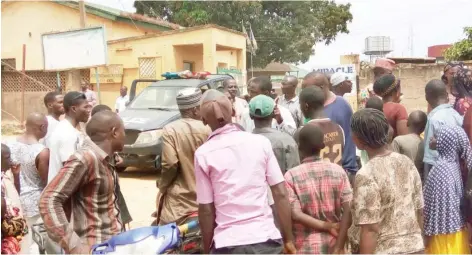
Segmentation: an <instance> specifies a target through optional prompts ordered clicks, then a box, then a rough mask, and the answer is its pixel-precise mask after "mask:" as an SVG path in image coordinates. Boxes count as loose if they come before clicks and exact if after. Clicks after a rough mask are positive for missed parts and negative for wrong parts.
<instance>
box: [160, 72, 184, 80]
mask: <svg viewBox="0 0 472 255" xmlns="http://www.w3.org/2000/svg"><path fill="white" fill-rule="evenodd" d="M161 76H162V77H164V78H165V79H179V78H180V76H179V73H176V72H165V73H163V74H162V75H161Z"/></svg>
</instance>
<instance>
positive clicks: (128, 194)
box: [120, 169, 158, 228]
mask: <svg viewBox="0 0 472 255" xmlns="http://www.w3.org/2000/svg"><path fill="white" fill-rule="evenodd" d="M157 178H158V173H156V172H155V171H153V170H138V169H127V170H126V171H125V172H124V173H120V186H121V192H122V193H123V196H124V197H125V200H126V204H127V205H128V209H129V212H130V214H131V217H132V218H133V221H132V222H131V224H130V226H131V228H137V227H144V226H149V225H150V224H151V222H152V220H153V219H152V217H151V214H152V213H153V212H154V211H155V210H156V195H157V187H156V180H157Z"/></svg>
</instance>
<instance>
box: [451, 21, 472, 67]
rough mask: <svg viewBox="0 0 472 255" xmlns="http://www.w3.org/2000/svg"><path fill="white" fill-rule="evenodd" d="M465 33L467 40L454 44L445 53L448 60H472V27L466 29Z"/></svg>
mask: <svg viewBox="0 0 472 255" xmlns="http://www.w3.org/2000/svg"><path fill="white" fill-rule="evenodd" d="M464 33H465V35H466V38H464V39H463V40H460V41H458V42H456V43H454V44H453V45H452V46H451V47H450V48H448V49H446V50H445V51H444V57H445V58H446V60H449V61H452V60H458V61H463V60H472V27H465V28H464Z"/></svg>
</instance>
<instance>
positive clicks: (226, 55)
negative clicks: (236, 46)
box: [216, 50, 238, 68]
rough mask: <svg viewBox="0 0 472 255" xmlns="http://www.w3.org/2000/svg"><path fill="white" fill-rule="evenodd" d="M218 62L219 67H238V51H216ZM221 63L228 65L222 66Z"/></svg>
mask: <svg viewBox="0 0 472 255" xmlns="http://www.w3.org/2000/svg"><path fill="white" fill-rule="evenodd" d="M216 62H217V63H218V67H225V68H230V67H237V66H238V52H237V51H236V50H218V51H216ZM221 64H226V66H222V65H221Z"/></svg>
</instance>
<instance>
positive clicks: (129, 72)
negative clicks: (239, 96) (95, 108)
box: [1, 1, 246, 119]
mask: <svg viewBox="0 0 472 255" xmlns="http://www.w3.org/2000/svg"><path fill="white" fill-rule="evenodd" d="M1 7H2V25H1V29H2V32H1V33H2V39H1V40H2V47H1V48H2V57H1V58H2V110H4V111H6V112H7V113H8V114H10V115H8V114H4V115H2V116H4V117H5V116H16V118H17V119H19V118H20V116H21V115H22V111H21V109H22V105H24V110H23V112H24V114H25V115H26V114H28V113H29V112H32V111H43V112H44V111H45V109H44V106H43V103H42V100H43V97H44V95H45V94H46V93H47V92H48V91H52V90H55V89H56V86H57V84H58V82H57V81H58V80H59V81H60V84H61V86H62V87H63V88H64V86H65V88H66V91H67V90H70V89H78V87H79V83H80V80H86V81H90V82H91V84H92V85H95V83H96V79H95V69H92V70H89V69H83V70H79V71H70V72H69V71H68V72H59V73H55V72H44V71H43V65H44V64H43V51H42V43H41V35H42V34H44V33H51V32H61V31H68V30H72V29H78V28H79V27H80V12H79V8H78V3H77V2H76V1H14V2H9V1H8V2H7V1H2V3H1ZM86 14H87V15H86V26H87V27H96V26H104V27H105V30H106V32H105V34H106V36H107V40H108V57H109V60H108V63H109V66H108V67H104V68H99V69H98V72H99V80H100V85H101V86H100V92H101V93H100V96H101V99H102V100H101V103H105V104H107V105H109V106H110V107H114V102H115V99H116V97H117V96H118V95H119V88H120V86H121V85H125V86H128V87H129V86H130V85H131V82H132V81H133V80H134V79H137V78H147V79H150V78H153V79H160V78H161V77H160V75H161V74H162V73H163V72H167V71H182V70H186V69H190V70H193V71H209V72H211V73H217V69H237V70H239V71H240V72H242V74H241V75H240V76H241V77H238V80H241V83H242V81H244V80H245V79H243V78H242V77H243V76H244V77H245V69H246V42H245V37H244V34H242V33H240V32H237V31H233V30H230V29H226V28H223V27H218V26H213V25H208V26H201V27H193V28H187V29H184V28H183V27H181V26H179V25H177V24H172V23H169V22H166V21H163V20H160V19H155V18H150V17H146V16H143V15H138V14H132V13H128V12H123V11H119V10H116V9H112V8H108V7H104V6H100V5H95V4H89V3H86ZM23 44H24V45H25V46H26V54H25V56H26V57H25V70H26V74H27V75H28V76H29V77H30V78H32V79H29V78H27V79H25V97H24V100H22V96H21V94H22V93H21V85H20V83H21V80H22V79H21V77H22V76H21V75H20V74H18V72H15V71H12V70H11V69H14V70H21V69H22V58H23ZM64 57H67V56H64ZM144 85H145V84H144ZM141 88H142V87H141ZM94 90H97V88H96V86H94ZM7 118H8V117H7Z"/></svg>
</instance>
